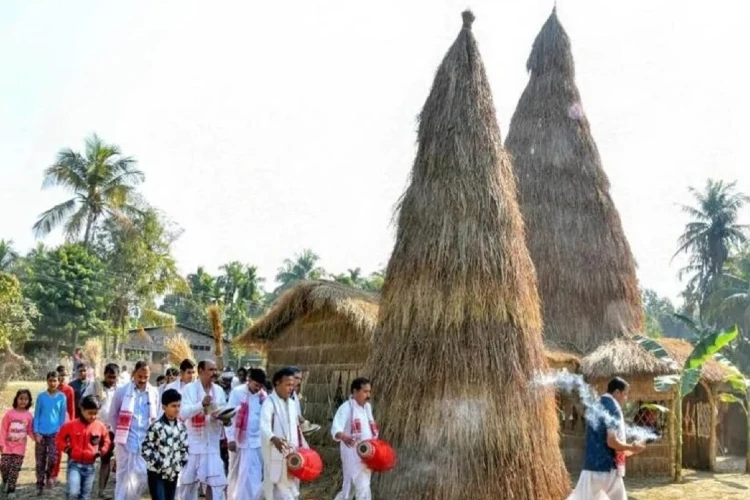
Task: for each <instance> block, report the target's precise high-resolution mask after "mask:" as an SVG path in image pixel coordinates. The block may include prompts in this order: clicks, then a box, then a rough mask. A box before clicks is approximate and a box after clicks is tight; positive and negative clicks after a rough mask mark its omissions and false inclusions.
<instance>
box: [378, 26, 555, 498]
mask: <svg viewBox="0 0 750 500" xmlns="http://www.w3.org/2000/svg"><path fill="white" fill-rule="evenodd" d="M473 20H474V15H473V14H472V13H471V12H469V11H467V12H464V13H463V27H462V28H461V31H460V32H459V34H458V37H457V38H456V40H455V42H454V43H453V45H452V46H451V48H450V49H449V50H448V52H447V54H446V55H445V57H444V59H443V61H442V63H441V64H440V67H439V68H438V70H437V73H436V75H435V79H434V82H433V85H432V89H431V90H430V93H429V96H428V97H427V100H426V102H425V104H424V107H423V109H422V112H421V114H420V116H419V127H418V148H417V154H416V158H415V160H414V164H413V168H412V172H411V182H410V185H409V187H408V188H407V190H406V192H405V193H404V195H403V197H402V199H401V201H400V203H399V211H398V216H397V222H398V228H397V234H396V243H395V247H394V250H393V254H392V256H391V258H390V261H389V264H388V267H387V270H386V277H385V283H384V288H383V296H382V300H381V307H380V314H379V320H378V327H377V330H376V338H377V341H376V342H374V343H373V348H372V355H371V359H370V361H369V366H370V369H369V372H370V373H371V375H372V377H373V383H374V387H375V395H376V397H377V400H376V401H375V406H376V409H377V412H378V420H379V422H380V423H381V428H382V436H383V438H384V439H386V440H388V441H390V442H391V443H392V444H393V445H394V447H395V448H396V449H397V451H398V454H399V465H398V466H397V467H396V469H394V470H393V471H391V472H390V473H389V474H388V475H385V476H378V477H376V478H375V482H374V484H375V486H376V490H377V497H378V498H392V499H407V498H408V499H410V500H420V499H423V500H428V499H429V500H462V499H466V500H468V499H471V500H490V499H491V500H496V499H497V498H499V496H500V497H503V498H513V499H515V500H532V499H534V500H537V499H539V498H544V499H549V500H562V499H564V498H566V496H567V493H568V491H569V479H568V476H567V474H566V471H565V468H564V465H563V461H562V457H561V454H560V449H559V437H558V432H557V427H558V422H557V417H556V414H555V404H554V401H553V399H552V398H553V395H552V393H551V391H546V390H543V391H540V392H532V389H530V386H531V381H532V379H533V378H534V377H535V375H536V374H537V373H538V372H539V371H540V370H543V369H545V368H546V362H545V358H544V350H543V346H542V336H541V333H542V328H541V315H540V312H539V298H538V295H537V291H536V284H535V278H534V268H533V265H532V263H531V259H530V257H529V254H528V251H527V249H526V244H525V240H524V233H523V223H522V221H521V214H520V212H519V209H518V203H517V200H516V187H515V181H514V176H513V169H512V166H511V163H510V159H509V157H508V155H507V154H506V153H505V151H504V150H503V148H502V141H501V137H500V130H499V127H498V125H497V117H496V116H495V108H494V104H493V101H492V95H491V91H490V85H489V82H488V81H487V75H486V72H485V68H484V64H483V62H482V58H481V56H480V54H479V48H478V46H477V42H476V39H475V38H474V34H473V33H472V22H473ZM378 395H381V396H380V397H378ZM498 495H499V496H498Z"/></svg>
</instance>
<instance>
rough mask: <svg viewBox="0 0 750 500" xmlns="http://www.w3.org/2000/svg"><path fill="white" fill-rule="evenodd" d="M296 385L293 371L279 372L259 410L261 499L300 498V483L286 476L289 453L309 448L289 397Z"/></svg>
mask: <svg viewBox="0 0 750 500" xmlns="http://www.w3.org/2000/svg"><path fill="white" fill-rule="evenodd" d="M295 385H296V382H295V381H294V371H292V370H290V369H289V368H284V369H282V370H279V371H278V372H276V373H275V374H274V376H273V386H274V392H273V394H271V395H269V396H268V397H267V398H266V401H265V402H264V403H263V406H262V407H261V415H260V439H261V449H262V451H263V490H262V492H261V496H260V500H296V499H298V498H299V480H298V479H297V478H295V477H294V476H292V475H290V474H289V472H288V470H287V466H286V460H285V457H286V455H287V454H288V453H289V452H291V451H294V450H295V449H297V448H300V447H302V448H307V447H308V446H307V442H306V441H305V438H304V437H303V436H302V431H301V430H300V427H299V415H298V414H297V405H296V404H295V402H294V401H293V400H292V398H291V395H292V392H293V391H294V387H295ZM256 500H257V499H256Z"/></svg>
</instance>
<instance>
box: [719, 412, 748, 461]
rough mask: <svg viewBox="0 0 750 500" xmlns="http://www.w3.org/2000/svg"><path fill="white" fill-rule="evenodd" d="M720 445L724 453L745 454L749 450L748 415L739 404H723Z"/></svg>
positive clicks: (720, 421)
mask: <svg viewBox="0 0 750 500" xmlns="http://www.w3.org/2000/svg"><path fill="white" fill-rule="evenodd" d="M719 415H720V418H719V431H718V434H719V447H720V448H721V454H722V455H734V456H744V455H745V451H746V450H747V445H748V442H747V417H746V416H745V412H744V411H743V410H742V407H740V405H738V404H726V403H722V404H721V409H720V410H719Z"/></svg>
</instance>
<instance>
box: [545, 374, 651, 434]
mask: <svg viewBox="0 0 750 500" xmlns="http://www.w3.org/2000/svg"><path fill="white" fill-rule="evenodd" d="M533 384H534V385H536V386H543V387H554V388H555V389H557V390H558V391H560V392H564V393H566V394H573V393H574V392H577V393H578V397H579V398H580V400H581V402H582V403H583V405H584V406H585V407H586V417H585V418H586V422H587V423H588V424H589V425H590V426H591V427H593V428H594V429H596V428H597V427H599V425H601V424H604V425H606V426H607V427H617V426H618V422H617V420H616V419H615V418H614V417H613V416H612V415H610V414H609V412H607V410H605V409H604V407H603V406H602V404H601V403H600V402H599V395H598V394H597V393H596V391H595V390H594V388H593V387H591V386H590V385H589V384H587V383H586V382H585V381H584V380H583V376H582V375H579V374H576V373H570V372H568V371H567V370H561V371H557V372H552V373H545V374H542V375H539V376H537V377H536V379H535V380H534V382H533ZM625 436H626V439H627V440H628V441H641V442H646V441H656V440H658V439H659V435H658V434H656V433H655V432H653V431H652V430H651V429H648V428H646V427H639V426H636V425H631V424H627V423H626V424H625Z"/></svg>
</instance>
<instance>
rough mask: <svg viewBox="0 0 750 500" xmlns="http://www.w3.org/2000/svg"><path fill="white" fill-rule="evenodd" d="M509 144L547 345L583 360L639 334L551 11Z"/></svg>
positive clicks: (621, 247) (624, 251)
mask: <svg viewBox="0 0 750 500" xmlns="http://www.w3.org/2000/svg"><path fill="white" fill-rule="evenodd" d="M526 68H527V69H528V71H529V73H530V78H529V83H528V85H527V86H526V90H524V92H523V95H522V96H521V99H520V100H519V102H518V107H517V108H516V111H515V113H514V114H513V119H512V120H511V123H510V131H509V132H508V138H507V140H506V142H505V146H506V148H507V150H508V152H509V153H510V154H511V155H512V156H513V166H514V168H515V171H516V176H517V182H518V200H519V204H520V207H521V212H522V214H523V217H524V222H525V225H526V237H527V245H528V248H529V252H530V253H531V258H532V259H533V261H534V266H535V268H536V272H537V278H538V286H539V295H540V298H541V300H542V309H543V316H544V325H545V326H544V335H545V339H548V340H550V341H553V342H556V343H558V344H561V345H565V346H566V347H568V348H571V349H575V350H577V351H579V352H583V353H588V352H591V351H593V350H594V349H595V348H596V347H597V346H599V345H601V344H602V343H603V342H606V341H608V340H611V339H613V338H616V337H620V336H623V335H627V334H632V333H638V332H640V331H641V329H642V326H643V317H642V311H641V303H640V295H639V294H638V283H637V280H636V274H635V261H634V259H633V255H632V253H631V251H630V246H629V245H628V241H627V239H626V238H625V234H624V232H623V229H622V223H621V222H620V216H619V214H618V212H617V209H616V208H615V205H614V203H613V201H612V197H611V196H610V193H609V188H610V186H609V180H608V179H607V175H606V174H605V173H604V170H603V169H602V162H601V158H600V157H599V151H598V149H597V147H596V143H595V142H594V138H593V136H592V135H591V128H590V126H589V122H588V120H587V119H586V116H585V115H584V113H583V107H582V105H581V96H580V95H579V93H578V89H577V88H576V85H575V69H574V64H573V56H572V54H571V51H570V39H569V38H568V35H567V34H566V33H565V30H564V29H563V27H562V25H561V24H560V21H559V20H558V18H557V13H556V11H555V10H553V11H552V14H551V15H550V16H549V19H547V22H546V23H545V24H544V26H543V27H542V30H541V31H540V32H539V34H538V35H537V37H536V40H535V41H534V45H533V48H532V50H531V55H530V56H529V59H528V62H527V63H526Z"/></svg>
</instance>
